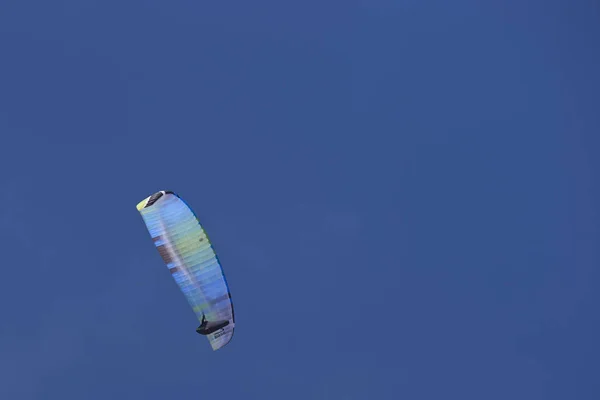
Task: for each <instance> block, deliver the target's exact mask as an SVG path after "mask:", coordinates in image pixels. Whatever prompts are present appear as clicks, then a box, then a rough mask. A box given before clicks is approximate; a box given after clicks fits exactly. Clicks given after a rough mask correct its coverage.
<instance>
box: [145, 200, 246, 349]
mask: <svg viewBox="0 0 600 400" xmlns="http://www.w3.org/2000/svg"><path fill="white" fill-rule="evenodd" d="M137 209H138V211H139V212H140V214H141V215H142V218H143V219H144V222H145V224H146V227H147V228H148V232H149V233H150V236H151V237H152V240H153V241H154V244H155V246H156V248H157V250H158V253H159V254H160V255H161V257H162V259H163V260H164V262H165V264H166V266H167V268H168V269H169V272H170V273H171V275H172V276H173V279H174V280H175V283H177V285H178V286H179V288H180V289H181V291H182V292H183V294H184V296H185V297H186V298H187V300H188V302H189V304H190V306H191V307H192V309H193V311H194V313H195V314H196V316H197V317H198V320H199V321H200V326H199V327H198V328H197V329H196V332H198V333H199V334H201V335H203V336H206V337H207V338H208V341H209V342H210V345H211V347H212V349H213V350H218V349H220V348H221V347H223V346H225V345H226V344H227V343H229V341H230V340H231V337H232V336H233V330H234V326H235V319H234V313H233V303H232V301H231V293H230V291H229V286H228V285H227V280H226V279H225V274H224V273H223V269H222V267H221V263H220V262H219V259H218V257H217V254H216V253H215V251H214V248H213V246H212V244H211V242H210V240H209V239H208V236H207V234H206V232H205V230H204V228H203V227H202V225H200V222H199V221H198V218H197V217H196V215H195V214H194V212H193V211H192V210H191V208H190V207H189V206H188V205H187V204H186V203H185V202H184V201H183V200H182V199H181V198H180V197H179V196H178V195H177V194H175V193H173V192H171V191H164V190H163V191H160V192H157V193H154V194H153V195H152V196H149V197H147V198H145V199H144V200H142V201H141V202H140V203H138V205H137Z"/></svg>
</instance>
